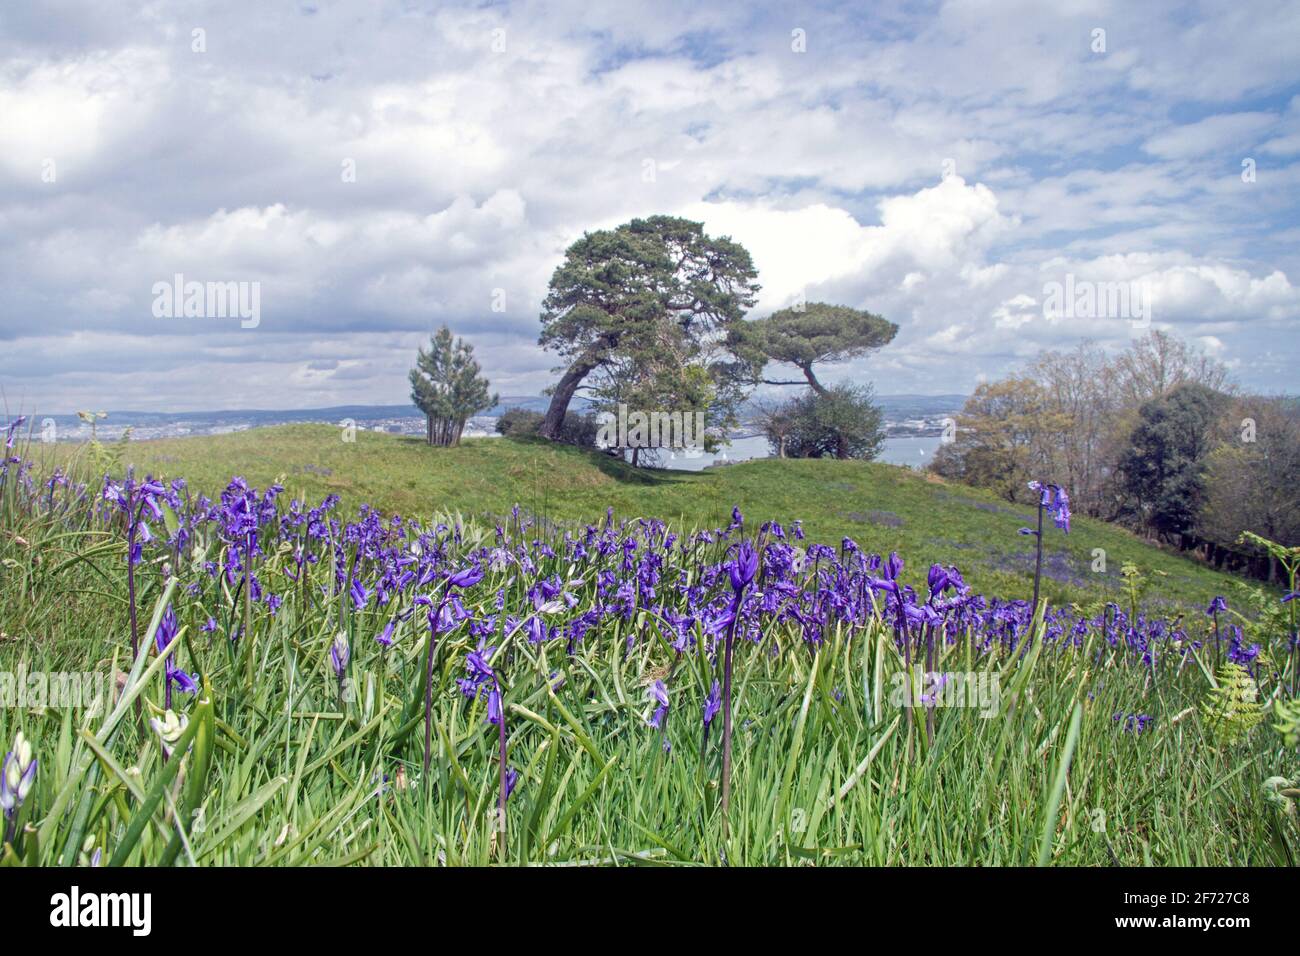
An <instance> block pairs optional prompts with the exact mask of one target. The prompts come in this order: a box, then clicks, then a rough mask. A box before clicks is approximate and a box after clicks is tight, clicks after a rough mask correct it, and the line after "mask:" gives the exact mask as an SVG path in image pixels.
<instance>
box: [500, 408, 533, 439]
mask: <svg viewBox="0 0 1300 956" xmlns="http://www.w3.org/2000/svg"><path fill="white" fill-rule="evenodd" d="M541 424H542V413H541V412H534V411H531V410H529V409H527V408H507V409H506V410H505V411H503V412H502V413H501V415H500V417H499V418H497V434H498V435H505V436H506V437H514V438H526V437H527V436H529V435H536V434H537V429H538V428H539V427H540V426H541Z"/></svg>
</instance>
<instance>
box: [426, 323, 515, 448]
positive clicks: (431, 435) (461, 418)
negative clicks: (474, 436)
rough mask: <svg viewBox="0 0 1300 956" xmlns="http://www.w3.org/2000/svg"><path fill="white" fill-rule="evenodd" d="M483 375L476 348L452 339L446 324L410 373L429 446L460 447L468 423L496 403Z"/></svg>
mask: <svg viewBox="0 0 1300 956" xmlns="http://www.w3.org/2000/svg"><path fill="white" fill-rule="evenodd" d="M481 372H482V367H481V366H480V365H479V363H478V361H477V360H476V359H475V358H474V346H472V345H470V344H469V343H468V342H466V341H465V340H464V339H460V338H457V339H453V338H452V334H451V329H449V328H448V327H447V326H445V325H444V326H443V327H442V328H440V329H439V330H438V331H437V333H435V334H434V335H433V336H432V338H430V340H429V348H428V350H427V351H426V350H425V349H423V348H421V349H420V350H419V352H418V353H417V355H416V358H415V368H413V369H411V373H410V381H411V401H412V402H414V403H415V406H416V407H417V408H419V409H420V411H422V412H423V413H424V417H425V440H426V441H428V443H429V444H430V445H442V446H450V445H457V444H459V443H460V436H461V434H462V433H463V432H464V431H465V423H466V422H467V421H469V419H470V418H471V417H472V416H474V415H477V414H478V413H479V412H482V411H486V410H487V409H489V408H491V407H492V406H493V405H495V404H497V401H498V396H496V395H494V394H491V393H489V391H488V380H487V378H485V377H484V376H482V375H481V374H480V373H481Z"/></svg>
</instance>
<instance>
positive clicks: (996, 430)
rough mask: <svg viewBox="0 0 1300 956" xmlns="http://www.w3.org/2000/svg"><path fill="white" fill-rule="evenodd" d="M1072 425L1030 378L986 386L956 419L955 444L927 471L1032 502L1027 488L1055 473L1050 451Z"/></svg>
mask: <svg viewBox="0 0 1300 956" xmlns="http://www.w3.org/2000/svg"><path fill="white" fill-rule="evenodd" d="M1070 423H1071V420H1070V418H1069V417H1068V416H1067V415H1064V414H1062V413H1060V412H1058V411H1054V410H1053V407H1052V402H1051V399H1050V396H1049V395H1048V394H1047V392H1046V390H1045V389H1044V388H1043V387H1042V386H1041V385H1039V384H1038V383H1037V382H1035V381H1034V380H1033V379H1031V378H1028V377H1018V376H1012V377H1011V378H1008V379H1005V380H1003V381H1000V382H984V383H982V384H981V385H979V386H978V387H977V388H976V389H975V393H974V394H973V395H971V397H970V398H969V399H967V400H966V404H965V406H964V407H963V408H962V413H961V414H960V415H959V416H957V421H956V423H955V424H956V426H957V431H956V435H955V436H953V437H954V440H953V441H952V442H949V443H946V444H943V445H940V446H939V450H938V452H936V454H935V457H934V461H933V462H932V463H931V465H930V467H931V469H932V470H933V471H934V472H935V473H936V474H939V475H942V476H943V477H944V478H950V479H953V480H955V481H961V482H965V483H966V484H970V485H975V486H976V487H980V488H991V489H993V490H994V491H996V492H998V493H999V494H1000V495H1002V496H1003V497H1004V498H1006V499H1007V500H1008V501H1023V502H1031V501H1034V500H1036V498H1035V497H1034V496H1033V495H1032V494H1031V493H1030V491H1029V490H1028V487H1027V485H1028V483H1029V481H1030V479H1031V478H1033V477H1035V476H1037V475H1044V474H1053V473H1054V472H1053V471H1052V468H1051V449H1052V448H1053V447H1054V446H1055V444H1056V443H1058V442H1059V441H1060V440H1061V439H1062V437H1063V436H1064V435H1065V433H1066V432H1067V431H1068V430H1069V428H1070ZM1066 490H1067V491H1072V489H1069V488H1067V489H1066Z"/></svg>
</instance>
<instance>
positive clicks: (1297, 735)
mask: <svg viewBox="0 0 1300 956" xmlns="http://www.w3.org/2000/svg"><path fill="white" fill-rule="evenodd" d="M1273 716H1274V717H1276V718H1277V723H1275V724H1274V725H1273V729H1274V730H1276V731H1277V732H1278V733H1279V734H1281V735H1282V741H1283V743H1285V744H1286V745H1287V746H1288V747H1298V746H1300V698H1297V699H1296V700H1293V701H1291V702H1290V703H1286V702H1284V701H1283V700H1282V699H1281V698H1279V699H1277V700H1275V701H1273Z"/></svg>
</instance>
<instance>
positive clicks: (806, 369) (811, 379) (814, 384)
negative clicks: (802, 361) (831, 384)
mask: <svg viewBox="0 0 1300 956" xmlns="http://www.w3.org/2000/svg"><path fill="white" fill-rule="evenodd" d="M799 369H800V371H802V372H803V377H804V378H806V379H808V387H809V388H811V389H812V390H813V391H814V392H816V393H817V394H818V395H820V396H821V397H822V398H825V397H826V396H828V395H829V394H830V392H828V391H826V386H824V385H823V384H822V383H821V382H819V381H817V376H816V375H814V374H813V370H812V363H809V364H807V365H800V366H799Z"/></svg>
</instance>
